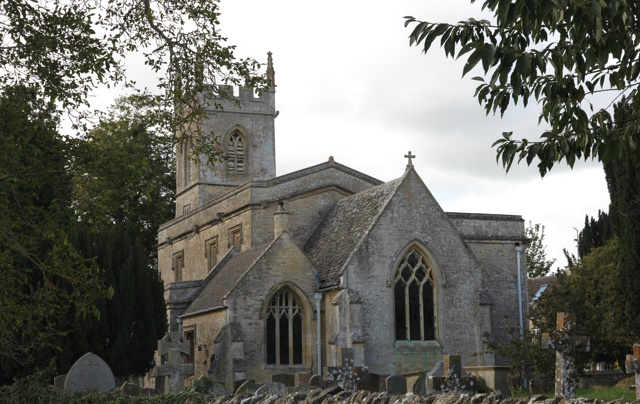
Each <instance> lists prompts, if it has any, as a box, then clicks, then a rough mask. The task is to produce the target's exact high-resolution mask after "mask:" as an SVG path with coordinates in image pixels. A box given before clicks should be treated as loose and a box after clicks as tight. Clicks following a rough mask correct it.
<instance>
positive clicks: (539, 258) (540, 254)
mask: <svg viewBox="0 0 640 404" xmlns="http://www.w3.org/2000/svg"><path fill="white" fill-rule="evenodd" d="M525 235H526V236H527V238H529V239H530V240H531V241H530V242H529V245H528V246H527V276H528V277H529V278H538V277H541V276H545V275H547V274H548V273H549V271H551V266H552V265H553V264H554V263H555V262H556V260H555V259H552V260H547V252H546V246H545V245H544V226H543V225H541V224H540V223H536V224H531V222H529V225H528V226H527V228H526V229H525Z"/></svg>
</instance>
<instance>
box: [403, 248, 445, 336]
mask: <svg viewBox="0 0 640 404" xmlns="http://www.w3.org/2000/svg"><path fill="white" fill-rule="evenodd" d="M393 292H394V306H395V322H396V341H429V340H435V339H436V337H435V335H436V327H435V309H434V281H433V274H432V272H431V269H430V268H429V267H428V266H427V263H426V262H425V259H424V255H423V254H422V253H421V252H420V251H419V250H418V249H416V248H411V249H410V250H409V251H408V252H407V253H406V254H405V255H404V256H403V257H402V259H401V260H400V263H399V264H398V267H397V269H396V276H395V279H394V288H393Z"/></svg>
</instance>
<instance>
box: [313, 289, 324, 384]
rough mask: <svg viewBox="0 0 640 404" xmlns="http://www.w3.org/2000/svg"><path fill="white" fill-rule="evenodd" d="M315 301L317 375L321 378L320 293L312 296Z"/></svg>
mask: <svg viewBox="0 0 640 404" xmlns="http://www.w3.org/2000/svg"><path fill="white" fill-rule="evenodd" d="M313 297H315V299H316V320H317V323H318V337H317V345H318V360H317V362H318V375H320V376H322V340H321V329H322V327H321V323H320V302H321V301H322V292H316V294H315V295H314V296H313Z"/></svg>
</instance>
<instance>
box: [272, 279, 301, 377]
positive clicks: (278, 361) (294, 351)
mask: <svg viewBox="0 0 640 404" xmlns="http://www.w3.org/2000/svg"><path fill="white" fill-rule="evenodd" d="M302 315H303V312H302V305H301V304H300V299H299V298H298V296H297V295H296V294H295V293H294V292H293V291H292V290H291V289H289V288H287V287H285V288H282V289H280V290H279V291H278V292H277V293H276V294H275V295H273V297H272V298H271V300H270V301H269V303H268V307H267V313H266V316H265V318H266V336H267V364H269V365H298V364H302Z"/></svg>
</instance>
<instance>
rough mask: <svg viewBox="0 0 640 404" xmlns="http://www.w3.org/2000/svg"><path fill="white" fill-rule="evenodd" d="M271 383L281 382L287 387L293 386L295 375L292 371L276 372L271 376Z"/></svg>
mask: <svg viewBox="0 0 640 404" xmlns="http://www.w3.org/2000/svg"><path fill="white" fill-rule="evenodd" d="M271 381H272V382H273V383H282V384H284V385H285V386H287V387H293V386H295V385H296V375H294V374H292V373H278V374H276V375H273V376H271Z"/></svg>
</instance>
